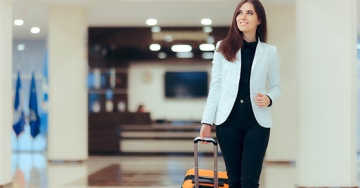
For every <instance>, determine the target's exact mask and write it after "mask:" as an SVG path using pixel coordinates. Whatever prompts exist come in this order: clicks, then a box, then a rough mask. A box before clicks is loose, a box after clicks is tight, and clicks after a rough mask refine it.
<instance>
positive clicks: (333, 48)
mask: <svg viewBox="0 0 360 188" xmlns="http://www.w3.org/2000/svg"><path fill="white" fill-rule="evenodd" d="M296 6H297V62H298V67H299V69H298V70H299V77H300V84H299V86H300V93H299V105H300V118H299V119H300V121H299V122H300V131H299V153H298V159H297V163H296V168H297V183H296V184H297V186H298V187H358V186H357V180H356V171H357V170H356V168H357V166H358V165H357V161H356V132H357V131H356V124H357V119H356V115H357V85H356V84H357V83H356V80H357V79H356V70H357V64H356V57H357V56H356V42H357V37H356V36H357V2H356V0H347V1H346V2H345V1H344V2H343V3H341V4H339V3H338V2H335V1H329V0H316V1H314V0H301V1H300V0H298V1H296ZM294 100H297V98H294ZM291 108H296V106H292V107H291V106H289V109H291Z"/></svg>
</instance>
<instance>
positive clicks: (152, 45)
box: [149, 44, 161, 51]
mask: <svg viewBox="0 0 360 188" xmlns="http://www.w3.org/2000/svg"><path fill="white" fill-rule="evenodd" d="M149 48H150V50H151V51H159V50H160V48H161V46H160V44H151V45H150V46H149Z"/></svg>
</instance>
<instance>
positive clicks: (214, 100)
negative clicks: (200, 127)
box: [201, 41, 222, 125]
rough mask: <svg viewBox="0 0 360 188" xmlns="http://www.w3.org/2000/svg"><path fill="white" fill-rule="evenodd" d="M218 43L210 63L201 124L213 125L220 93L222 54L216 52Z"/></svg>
mask: <svg viewBox="0 0 360 188" xmlns="http://www.w3.org/2000/svg"><path fill="white" fill-rule="evenodd" d="M219 45H220V41H219V42H218V43H217V44H216V48H215V52H214V58H213V61H212V71H211V82H210V87H209V93H208V97H207V101H206V105H205V109H204V113H203V117H202V120H201V123H206V124H210V125H213V123H214V120H215V114H216V109H217V106H218V103H219V99H220V93H221V73H222V54H221V52H217V51H216V49H218V47H219Z"/></svg>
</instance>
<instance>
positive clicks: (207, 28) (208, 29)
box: [203, 26, 212, 33]
mask: <svg viewBox="0 0 360 188" xmlns="http://www.w3.org/2000/svg"><path fill="white" fill-rule="evenodd" d="M203 31H204V32H205V33H211V32H212V28H211V27H210V26H205V27H203Z"/></svg>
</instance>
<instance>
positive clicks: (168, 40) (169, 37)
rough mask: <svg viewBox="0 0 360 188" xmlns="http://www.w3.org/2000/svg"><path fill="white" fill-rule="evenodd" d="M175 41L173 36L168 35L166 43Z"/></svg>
mask: <svg viewBox="0 0 360 188" xmlns="http://www.w3.org/2000/svg"><path fill="white" fill-rule="evenodd" d="M173 40H174V38H173V37H172V36H171V35H166V36H165V41H166V42H172V41H173Z"/></svg>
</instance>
